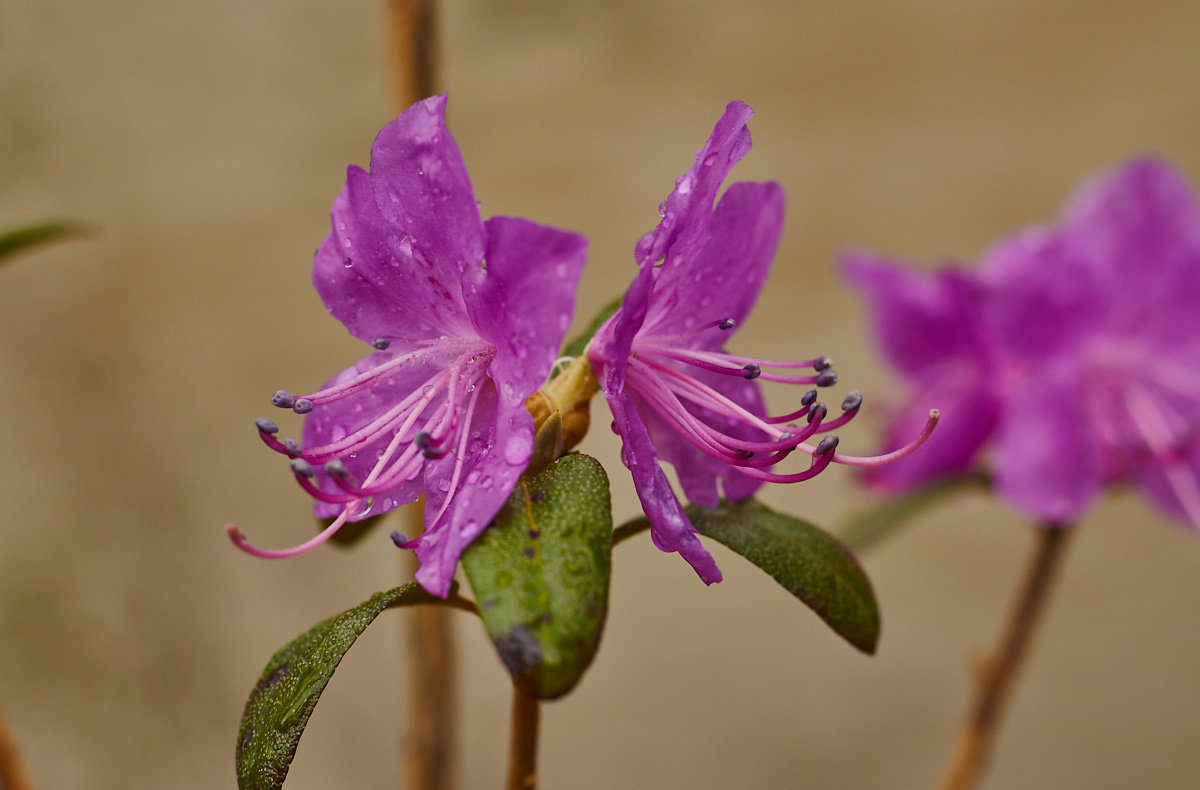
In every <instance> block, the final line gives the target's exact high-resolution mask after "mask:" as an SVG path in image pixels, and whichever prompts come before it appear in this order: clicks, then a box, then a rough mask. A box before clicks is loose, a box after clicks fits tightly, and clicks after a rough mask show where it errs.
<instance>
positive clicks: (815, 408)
mask: <svg viewBox="0 0 1200 790" xmlns="http://www.w3.org/2000/svg"><path fill="white" fill-rule="evenodd" d="M828 413H829V409H827V408H825V404H823V403H814V404H813V405H812V406H810V407H809V409H808V424H809V425H812V424H813V423H814V422H818V423H819V422H820V421H821V420H823V419H825V415H826V414H828Z"/></svg>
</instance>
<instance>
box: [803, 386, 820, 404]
mask: <svg viewBox="0 0 1200 790" xmlns="http://www.w3.org/2000/svg"><path fill="white" fill-rule="evenodd" d="M816 399H817V391H816V390H809V391H808V392H806V393H804V395H802V396H801V397H800V405H801V406H811V405H813V402H814V401H816Z"/></svg>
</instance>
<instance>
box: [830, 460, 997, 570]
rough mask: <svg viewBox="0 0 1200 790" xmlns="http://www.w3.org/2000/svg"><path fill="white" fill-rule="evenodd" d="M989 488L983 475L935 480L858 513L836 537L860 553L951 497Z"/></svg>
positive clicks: (988, 479) (979, 473) (971, 474)
mask: <svg viewBox="0 0 1200 790" xmlns="http://www.w3.org/2000/svg"><path fill="white" fill-rule="evenodd" d="M990 485H991V480H990V478H989V477H988V475H986V474H984V473H982V472H969V473H967V474H962V475H956V476H954V477H947V478H943V479H941V480H937V481H934V482H932V483H929V484H927V485H924V486H921V487H920V488H916V489H913V490H912V491H910V492H908V493H907V494H904V495H902V496H899V497H896V498H894V499H890V500H888V501H887V502H884V503H883V504H880V505H875V506H874V507H868V508H864V509H863V510H860V511H858V513H856V514H855V515H853V516H851V518H850V520H849V521H848V522H846V525H845V526H844V527H843V528H842V529H841V531H840V533H839V537H840V538H841V539H842V541H843V542H844V543H845V544H846V545H847V546H849V547H851V548H852V549H854V550H855V551H862V550H863V549H865V548H867V547H868V546H872V545H874V544H875V543H876V542H877V541H879V540H880V539H881V538H884V537H886V536H887V535H890V534H891V533H892V532H893V531H895V530H896V529H897V528H898V527H901V526H903V525H904V524H905V523H906V522H908V521H909V520H910V519H912V518H913V517H914V516H917V515H919V514H921V513H922V512H924V511H925V510H927V509H928V508H930V507H932V506H933V505H936V504H938V503H940V502H942V501H944V500H946V499H948V498H950V496H951V495H952V494H955V493H957V492H959V491H966V490H969V489H972V488H981V489H987V488H988V487H989V486H990Z"/></svg>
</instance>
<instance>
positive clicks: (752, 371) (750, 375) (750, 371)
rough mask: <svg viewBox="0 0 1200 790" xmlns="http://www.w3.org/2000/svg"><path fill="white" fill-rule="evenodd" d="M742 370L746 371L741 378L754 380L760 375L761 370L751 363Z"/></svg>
mask: <svg viewBox="0 0 1200 790" xmlns="http://www.w3.org/2000/svg"><path fill="white" fill-rule="evenodd" d="M742 370H744V371H746V372H745V373H743V374H742V378H746V379H756V378H758V377H759V376H760V375H762V368H760V367H759V366H758V365H755V364H754V363H753V362H751V363H750V364H749V365H745V366H743V367H742Z"/></svg>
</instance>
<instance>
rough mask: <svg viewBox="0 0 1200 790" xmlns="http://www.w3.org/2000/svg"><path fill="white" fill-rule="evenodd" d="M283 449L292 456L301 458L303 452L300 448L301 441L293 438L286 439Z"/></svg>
mask: <svg viewBox="0 0 1200 790" xmlns="http://www.w3.org/2000/svg"><path fill="white" fill-rule="evenodd" d="M283 451H284V452H285V453H287V454H288V456H289V457H290V458H299V457H300V455H301V453H302V451H301V449H300V442H298V441H296V440H295V439H292V438H288V439H284V440H283Z"/></svg>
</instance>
